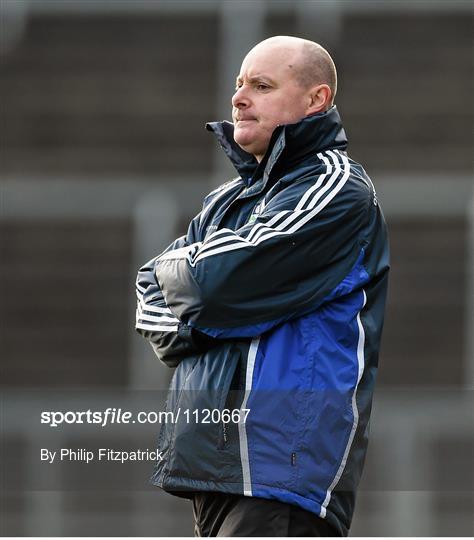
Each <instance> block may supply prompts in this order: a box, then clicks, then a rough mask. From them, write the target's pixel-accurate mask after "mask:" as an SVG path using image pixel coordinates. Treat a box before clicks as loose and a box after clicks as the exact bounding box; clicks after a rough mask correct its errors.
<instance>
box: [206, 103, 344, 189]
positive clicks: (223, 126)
mask: <svg viewBox="0 0 474 540" xmlns="http://www.w3.org/2000/svg"><path fill="white" fill-rule="evenodd" d="M206 128H207V129H208V130H209V131H212V132H213V133H214V135H215V136H216V137H217V140H218V141H219V143H220V145H221V146H222V148H223V150H224V152H225V153H226V154H227V157H228V158H229V159H230V161H231V162H232V164H233V165H234V167H235V168H236V169H237V172H238V173H239V175H240V176H241V177H242V179H243V180H244V181H245V183H246V184H247V185H250V184H252V183H253V181H255V180H257V179H259V178H261V177H263V183H266V181H267V180H268V178H269V176H270V174H271V172H272V171H273V170H274V169H275V168H276V165H277V164H278V169H279V171H280V172H281V173H283V174H284V173H285V171H287V170H288V169H291V168H293V167H295V166H297V164H298V163H301V162H302V161H303V160H304V159H305V158H306V157H309V156H310V155H314V154H316V153H318V152H322V151H323V150H327V149H329V148H337V149H339V150H345V149H346V148H347V138H346V134H345V132H344V129H343V127H342V123H341V117H340V116H339V112H338V111H337V108H336V106H333V107H331V108H330V109H329V110H327V111H325V112H322V113H317V114H315V115H312V116H307V117H306V118H303V120H300V121H299V122H297V123H295V124H286V125H282V126H278V127H276V128H275V130H274V132H273V134H272V137H271V139H270V143H269V145H268V149H267V152H266V154H265V156H264V157H263V159H262V161H261V162H260V163H258V161H257V160H256V159H255V157H254V156H252V155H251V154H249V153H248V152H245V150H242V148H240V146H239V145H238V144H237V143H236V142H235V141H234V124H232V123H231V122H228V121H226V120H224V121H223V122H209V123H208V124H206Z"/></svg>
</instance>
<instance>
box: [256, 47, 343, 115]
mask: <svg viewBox="0 0 474 540" xmlns="http://www.w3.org/2000/svg"><path fill="white" fill-rule="evenodd" d="M259 49H263V50H268V51H271V52H272V53H273V54H275V55H278V57H279V58H281V61H282V62H285V61H286V62H287V65H288V68H289V69H291V70H292V71H293V72H294V76H295V78H296V80H297V81H298V83H299V84H300V85H301V86H302V87H303V88H310V87H312V86H316V85H319V84H327V85H328V86H329V88H330V90H331V101H330V104H329V105H332V104H333V103H334V97H335V95H336V91H337V72H336V66H335V65H334V61H333V59H332V58H331V56H330V54H329V53H328V52H327V50H326V49H325V48H324V47H321V45H319V44H318V43H315V42H314V41H310V40H308V39H302V38H298V37H293V36H273V37H271V38H268V39H265V40H264V41H261V42H260V43H258V44H257V45H256V46H255V47H254V48H253V49H252V50H251V51H250V53H252V52H254V51H258V50H259ZM250 53H249V54H250Z"/></svg>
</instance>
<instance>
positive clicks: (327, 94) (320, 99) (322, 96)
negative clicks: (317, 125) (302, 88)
mask: <svg viewBox="0 0 474 540" xmlns="http://www.w3.org/2000/svg"><path fill="white" fill-rule="evenodd" d="M331 99H332V92H331V89H330V88H329V86H328V85H327V84H318V85H317V86H313V88H311V91H310V94H309V100H308V108H307V109H306V116H309V115H310V114H315V113H318V112H321V111H325V110H327V109H329V107H330V106H331Z"/></svg>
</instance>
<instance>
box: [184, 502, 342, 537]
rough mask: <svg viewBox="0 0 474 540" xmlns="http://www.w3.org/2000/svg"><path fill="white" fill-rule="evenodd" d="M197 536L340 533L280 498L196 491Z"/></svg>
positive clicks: (319, 534)
mask: <svg viewBox="0 0 474 540" xmlns="http://www.w3.org/2000/svg"><path fill="white" fill-rule="evenodd" d="M193 511H194V520H195V527H194V534H195V536H316V537H320V536H338V534H337V532H336V531H335V530H334V529H333V528H332V527H331V526H330V525H328V523H327V522H326V520H324V519H321V518H319V517H318V516H317V515H316V514H313V513H311V512H307V511H306V510H303V509H302V508H299V507H297V506H293V505H291V504H286V503H283V502H280V501H274V500H269V499H260V498H257V497H244V496H242V495H227V494H225V493H211V492H205V493H196V494H195V495H194V498H193Z"/></svg>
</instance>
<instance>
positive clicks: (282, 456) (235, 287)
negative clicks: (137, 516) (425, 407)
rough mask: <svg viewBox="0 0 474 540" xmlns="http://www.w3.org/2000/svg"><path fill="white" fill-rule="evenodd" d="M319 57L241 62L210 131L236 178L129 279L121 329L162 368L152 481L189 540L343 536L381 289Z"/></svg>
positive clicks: (297, 43)
mask: <svg viewBox="0 0 474 540" xmlns="http://www.w3.org/2000/svg"><path fill="white" fill-rule="evenodd" d="M336 90H337V76H336V69H335V66H334V62H333V61H332V59H331V57H330V55H329V54H328V52H327V51H326V50H325V49H324V48H323V47H321V46H320V45H318V44H316V43H313V42H311V41H307V40H304V39H300V38H296V37H289V36H277V37H273V38H270V39H267V40H265V41H263V42H261V43H259V44H258V45H256V46H255V47H254V48H253V49H252V50H251V51H250V52H249V53H248V54H247V56H246V57H245V58H244V61H243V63H242V67H241V69H240V72H239V74H238V76H237V80H236V90H235V94H234V96H233V97H232V118H233V123H230V122H213V123H210V124H208V126H207V127H208V129H209V130H210V131H211V132H213V133H214V134H215V135H216V137H217V139H218V141H219V143H220V145H221V146H222V148H223V150H224V151H225V153H226V154H227V156H228V157H229V159H230V160H231V162H232V163H233V165H234V166H235V168H236V170H237V172H238V177H237V178H236V179H234V180H232V181H230V182H227V183H225V184H223V185H222V186H220V187H219V188H217V189H216V190H214V191H213V192H212V193H210V194H209V195H208V196H207V197H206V198H205V200H204V205H203V209H202V211H201V212H200V213H199V214H198V215H197V216H196V218H194V219H193V220H192V222H191V224H190V225H189V228H188V231H187V234H186V236H183V237H181V238H178V239H177V240H175V241H174V242H173V243H172V244H171V245H170V246H169V247H168V248H167V249H166V250H165V251H164V252H163V253H161V254H160V255H158V256H157V257H154V258H153V259H152V260H151V261H149V262H148V263H147V264H145V265H144V266H143V268H142V269H141V270H140V272H139V274H138V278H137V296H138V305H137V320H136V328H137V330H138V332H139V333H140V334H142V335H143V336H144V337H145V338H146V339H148V340H149V341H150V343H151V345H152V347H153V350H154V351H155V353H156V354H157V356H158V357H159V358H160V359H161V360H162V361H163V362H164V363H165V364H166V365H168V366H169V367H175V368H176V371H175V373H174V376H173V380H172V383H171V388H170V391H169V395H168V400H167V405H166V407H167V412H169V413H171V414H172V415H173V421H172V422H167V423H166V424H164V425H163V426H162V428H161V433H160V438H159V442H158V446H159V451H160V460H159V462H158V463H157V465H156V468H155V471H154V474H153V477H152V481H153V483H154V484H156V485H157V486H159V487H161V488H162V489H164V490H165V491H168V492H169V493H172V494H175V495H179V496H181V497H188V498H189V499H191V500H192V501H193V510H194V517H195V533H196V535H198V536H345V535H347V534H348V532H349V528H350V524H351V519H352V515H353V511H354V503H355V493H356V489H357V484H358V482H359V479H360V476H361V473H362V468H363V463H364V457H365V452H366V447H367V434H368V420H369V416H370V409H371V401H372V394H373V389H374V383H375V375H376V371H377V363H378V350H379V346H380V338H381V331H382V325H383V313H384V304H385V296H386V288H387V277H388V246H387V233H386V226H385V222H384V219H383V215H382V212H381V210H380V206H379V202H378V200H377V196H376V194H375V190H374V186H373V184H372V182H371V180H370V179H369V177H368V176H367V174H366V172H365V171H364V169H363V168H362V167H361V165H359V164H358V163H356V162H354V161H353V160H351V159H349V158H348V156H347V153H346V148H347V139H346V135H345V133H344V130H343V128H342V124H341V119H340V116H339V114H338V111H337V109H336V107H335V106H334V98H335V96H336Z"/></svg>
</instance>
